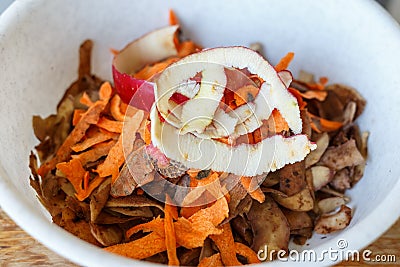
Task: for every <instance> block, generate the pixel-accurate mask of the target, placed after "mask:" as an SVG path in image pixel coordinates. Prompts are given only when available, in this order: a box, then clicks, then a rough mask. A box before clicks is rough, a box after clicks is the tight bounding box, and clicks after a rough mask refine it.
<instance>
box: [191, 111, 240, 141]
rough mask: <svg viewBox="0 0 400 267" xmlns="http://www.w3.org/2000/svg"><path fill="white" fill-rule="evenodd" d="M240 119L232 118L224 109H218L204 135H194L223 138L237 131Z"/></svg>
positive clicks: (206, 137) (197, 134)
mask: <svg viewBox="0 0 400 267" xmlns="http://www.w3.org/2000/svg"><path fill="white" fill-rule="evenodd" d="M237 122H238V118H234V117H232V116H231V115H230V114H229V113H226V112H225V111H223V110H222V109H217V111H216V112H215V114H214V118H213V119H212V122H211V124H209V125H208V126H207V127H206V129H205V130H204V132H203V133H200V134H199V133H196V132H194V133H193V134H194V135H196V136H197V137H200V138H205V139H209V138H220V137H221V136H228V135H231V134H232V133H233V132H234V131H235V127H236V124H237Z"/></svg>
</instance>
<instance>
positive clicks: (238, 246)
mask: <svg viewBox="0 0 400 267" xmlns="http://www.w3.org/2000/svg"><path fill="white" fill-rule="evenodd" d="M235 251H236V254H239V255H240V256H243V257H245V258H246V259H247V263H248V264H254V263H260V262H261V261H260V260H259V259H258V257H257V254H256V253H255V252H254V250H252V249H251V248H249V247H248V246H246V245H245V244H242V243H240V242H235Z"/></svg>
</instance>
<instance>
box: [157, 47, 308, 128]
mask: <svg viewBox="0 0 400 267" xmlns="http://www.w3.org/2000/svg"><path fill="white" fill-rule="evenodd" d="M212 65H222V66H225V67H234V68H238V69H244V68H247V69H248V70H249V71H250V72H251V73H254V74H257V75H258V76H259V77H260V78H261V79H263V80H264V81H266V82H264V83H263V85H262V87H261V90H260V93H259V94H258V95H257V97H256V99H255V102H257V101H260V102H262V104H260V105H257V104H256V106H257V108H256V114H257V116H262V117H260V118H258V120H259V125H261V124H260V123H261V120H263V119H268V117H269V115H270V113H271V112H272V110H273V109H274V108H276V109H278V110H279V111H280V113H281V115H282V116H283V118H284V119H285V120H286V121H287V123H288V125H289V127H290V129H291V130H292V131H293V132H294V133H295V134H299V133H301V130H302V121H301V119H300V110H299V106H298V103H297V100H296V98H295V97H294V96H293V95H292V94H290V93H289V92H288V90H287V88H286V87H285V84H284V83H283V82H282V80H281V78H280V77H279V75H278V73H277V72H276V71H275V69H274V68H273V67H272V66H271V65H270V64H269V63H268V62H267V61H266V60H265V59H264V58H263V57H261V56H260V55H259V54H258V53H257V52H254V51H252V50H250V49H248V48H244V47H223V48H213V49H208V50H203V51H202V52H199V53H195V54H192V55H189V56H187V57H185V58H183V59H181V60H179V61H178V62H176V63H174V64H171V65H170V66H169V67H168V68H167V69H166V70H165V71H164V72H163V73H162V74H161V75H160V76H159V78H158V79H157V81H156V86H155V96H156V100H157V108H158V110H159V111H160V113H161V115H162V116H163V117H164V118H165V119H166V120H167V122H168V123H171V124H173V125H176V124H177V122H176V121H175V122H173V121H172V122H171V121H170V119H169V118H167V117H168V111H169V110H170V108H169V103H168V100H169V99H170V97H171V96H172V94H173V93H174V92H175V91H176V88H177V85H179V84H181V83H182V82H183V81H185V80H187V79H189V78H191V77H194V76H195V75H196V74H197V73H198V72H201V71H204V70H206V69H208V68H210V67H211V66H212ZM203 79H204V77H203ZM204 80H206V79H204ZM208 81H209V82H211V83H214V82H215V81H214V80H208ZM220 86H224V84H220ZM174 88H175V89H174ZM200 91H201V90H200ZM258 108H260V110H259V111H258V110H257V109H258ZM263 109H266V110H263ZM268 111H269V112H268Z"/></svg>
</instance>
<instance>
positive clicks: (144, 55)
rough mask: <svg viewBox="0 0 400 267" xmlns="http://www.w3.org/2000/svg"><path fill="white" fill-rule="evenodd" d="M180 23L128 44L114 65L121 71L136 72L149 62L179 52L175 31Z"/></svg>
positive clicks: (116, 58) (115, 59)
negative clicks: (175, 42) (175, 41)
mask: <svg viewBox="0 0 400 267" xmlns="http://www.w3.org/2000/svg"><path fill="white" fill-rule="evenodd" d="M178 27H179V26H178V25H174V26H170V27H165V28H162V29H159V30H155V31H153V32H150V33H149V34H146V35H144V36H143V37H142V38H140V39H138V40H136V41H134V42H132V43H130V44H128V45H127V46H126V47H125V48H124V49H122V50H121V51H120V53H118V55H117V56H116V57H115V58H114V62H113V65H115V66H118V67H117V69H118V71H119V72H121V73H134V72H136V71H138V70H139V69H141V68H142V67H143V66H145V65H147V64H152V63H154V62H157V61H160V60H161V59H164V58H168V57H171V56H176V55H177V54H178V52H177V50H176V47H175V44H174V36H175V35H174V33H175V32H176V31H177V30H178Z"/></svg>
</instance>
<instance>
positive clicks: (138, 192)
mask: <svg viewBox="0 0 400 267" xmlns="http://www.w3.org/2000/svg"><path fill="white" fill-rule="evenodd" d="M143 194H144V190H143V189H142V188H138V189H136V195H138V196H142V195H143Z"/></svg>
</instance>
